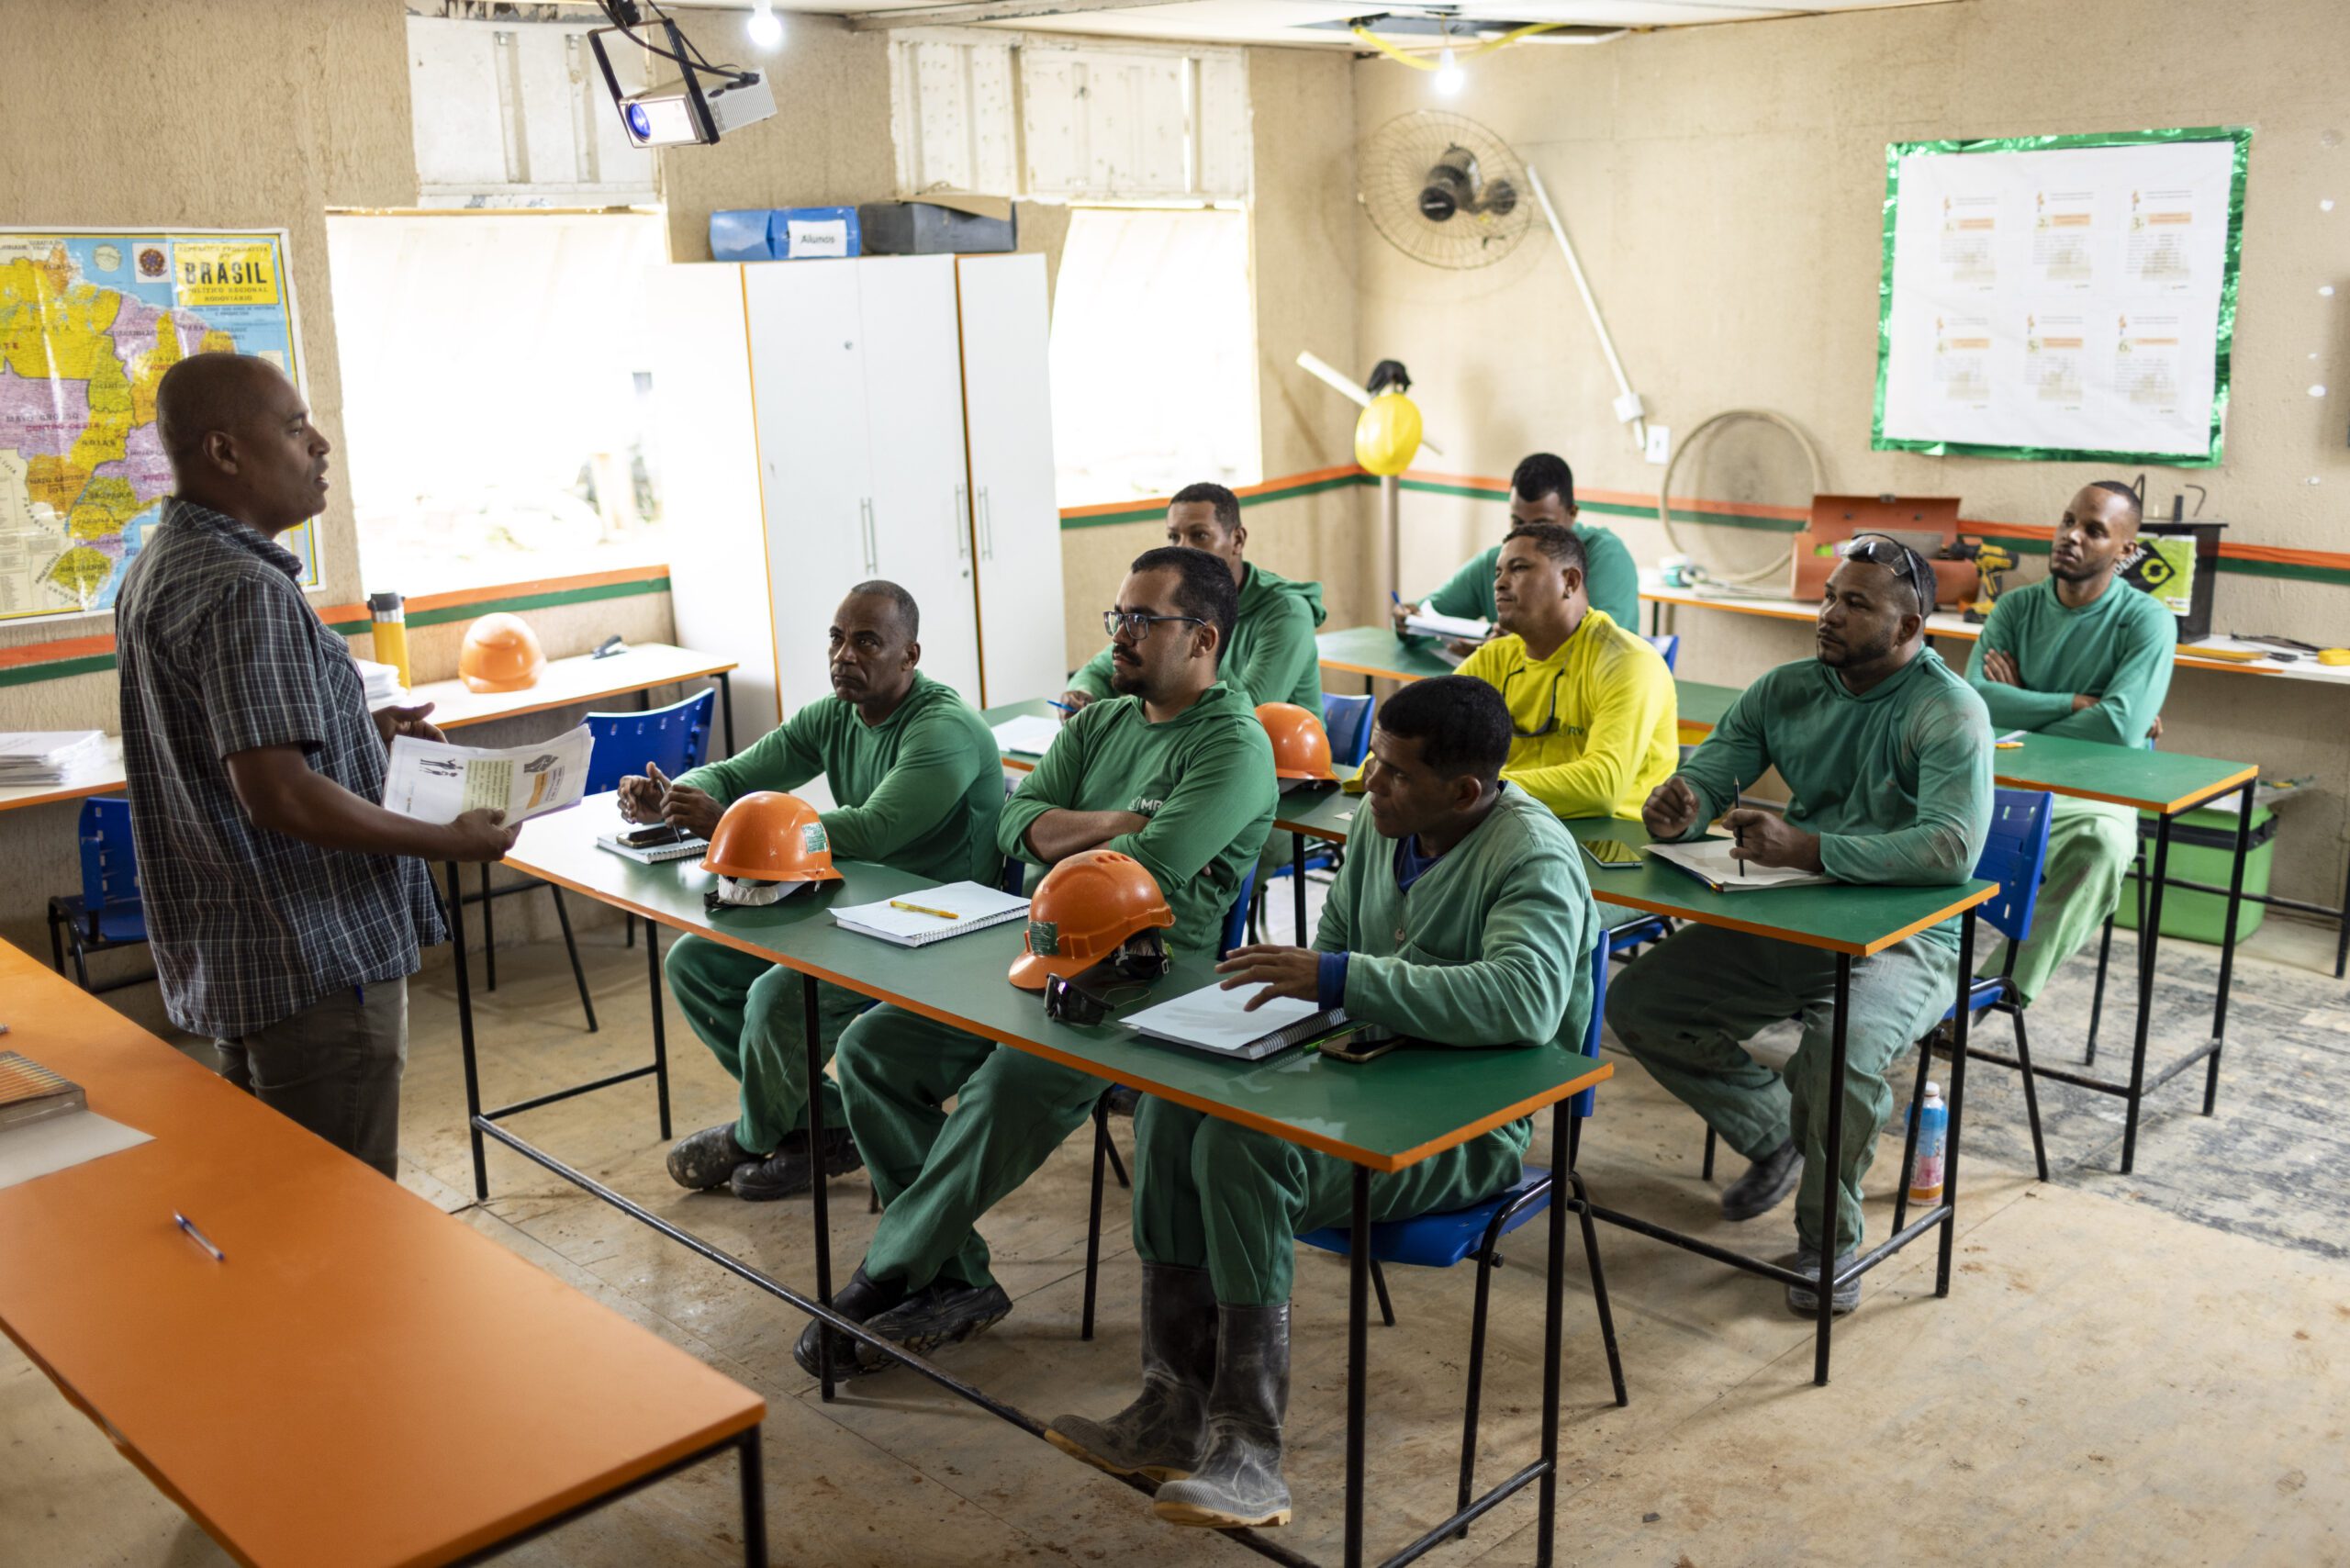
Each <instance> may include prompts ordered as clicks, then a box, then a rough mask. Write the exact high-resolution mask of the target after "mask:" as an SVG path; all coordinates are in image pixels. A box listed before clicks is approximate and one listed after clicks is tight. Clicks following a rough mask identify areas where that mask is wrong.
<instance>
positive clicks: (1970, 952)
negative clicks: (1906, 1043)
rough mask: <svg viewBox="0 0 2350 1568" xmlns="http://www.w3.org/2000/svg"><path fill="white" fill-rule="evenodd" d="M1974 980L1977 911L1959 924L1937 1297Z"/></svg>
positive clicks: (1953, 1203) (1945, 1261) (1945, 1278)
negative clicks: (1956, 997)
mask: <svg viewBox="0 0 2350 1568" xmlns="http://www.w3.org/2000/svg"><path fill="white" fill-rule="evenodd" d="M1974 979H1975V911H1974V910H1971V909H1970V910H1968V911H1967V912H1966V913H1965V915H1964V917H1963V918H1962V919H1961V920H1960V921H1959V924H1958V1013H1957V1015H1956V1016H1955V1017H1954V1018H1953V1019H1952V1021H1951V1050H1950V1123H1949V1125H1948V1126H1945V1127H1944V1128H1943V1129H1942V1202H1943V1203H1945V1204H1949V1205H1950V1212H1949V1213H1948V1214H1946V1215H1942V1260H1941V1262H1940V1263H1938V1264H1937V1265H1935V1269H1934V1294H1936V1295H1948V1294H1950V1257H1951V1253H1952V1251H1953V1249H1955V1248H1956V1246H1957V1244H1958V1128H1959V1122H1960V1119H1961V1118H1962V1117H1964V1115H1965V1114H1966V1031H1967V1026H1968V1025H1970V1024H1972V1023H1973V1022H1974V1017H1973V1014H1974V1009H1973V1008H1971V1007H1969V1006H1968V1005H1967V1004H1968V1003H1969V1002H1972V1001H1973V1000H1974V997H1973V991H1974V985H1973V981H1974ZM1925 1048H1926V1047H1922V1046H1921V1047H1919V1049H1920V1050H1923V1049H1925ZM2025 1071H2027V1072H2029V1071H2031V1069H2030V1068H2026V1069H2025ZM1910 1114H1912V1115H1913V1116H1914V1115H1917V1114H1919V1113H1917V1112H1915V1111H1912V1112H1911V1113H1910ZM1901 1170H1902V1179H1903V1180H1904V1181H1905V1182H1906V1181H1907V1180H1908V1171H1909V1163H1908V1161H1907V1160H1904V1161H1902V1165H1901ZM1902 1195H1903V1196H1904V1197H1905V1198H1906V1197H1907V1196H1908V1193H1903V1194H1902Z"/></svg>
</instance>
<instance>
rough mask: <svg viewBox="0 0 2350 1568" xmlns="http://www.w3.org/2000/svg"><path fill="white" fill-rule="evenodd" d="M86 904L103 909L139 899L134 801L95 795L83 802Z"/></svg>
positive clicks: (94, 909) (91, 910)
mask: <svg viewBox="0 0 2350 1568" xmlns="http://www.w3.org/2000/svg"><path fill="white" fill-rule="evenodd" d="M81 839H82V904H83V907H84V909H86V910H88V911H89V913H91V914H92V915H93V916H95V915H96V914H97V913H99V912H100V911H102V910H111V909H118V908H122V907H125V906H128V905H135V904H136V903H138V902H139V860H138V857H137V856H136V855H135V854H134V853H133V852H132V850H131V847H130V802H129V800H127V799H125V798H124V797H123V796H120V795H94V796H92V797H91V798H90V799H88V800H86V801H83V802H82V823H81Z"/></svg>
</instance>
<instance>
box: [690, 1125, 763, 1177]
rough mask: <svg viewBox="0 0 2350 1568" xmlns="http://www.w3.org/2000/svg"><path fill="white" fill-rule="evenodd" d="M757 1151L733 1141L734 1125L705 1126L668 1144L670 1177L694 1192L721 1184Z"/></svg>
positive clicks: (750, 1160)
mask: <svg viewBox="0 0 2350 1568" xmlns="http://www.w3.org/2000/svg"><path fill="white" fill-rule="evenodd" d="M758 1158H759V1156H758V1154H757V1153H756V1152H755V1151H754V1150H751V1149H747V1148H744V1147H743V1146H742V1145H741V1144H739V1143H736V1142H735V1141H734V1124H733V1122H729V1123H727V1124H726V1125H725V1126H722V1127H704V1128H702V1130H701V1131H699V1132H698V1133H688V1134H687V1135H686V1136H685V1137H681V1138H679V1139H678V1140H677V1142H675V1143H673V1144H671V1145H670V1146H669V1180H670V1181H672V1182H676V1183H677V1185H678V1186H680V1187H685V1188H688V1189H689V1190H691V1191H693V1192H697V1193H701V1192H707V1191H709V1190H710V1189H711V1188H712V1187H723V1186H724V1185H726V1182H727V1179H728V1178H729V1177H731V1176H733V1174H734V1168H735V1167H736V1166H738V1165H748V1164H752V1163H754V1162H755V1161H756V1160H757V1159H758Z"/></svg>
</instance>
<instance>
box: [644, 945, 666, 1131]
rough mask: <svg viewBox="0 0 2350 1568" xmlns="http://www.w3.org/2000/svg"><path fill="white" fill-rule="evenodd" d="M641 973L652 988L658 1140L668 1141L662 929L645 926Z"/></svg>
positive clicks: (654, 1080)
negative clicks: (659, 1134) (662, 993)
mask: <svg viewBox="0 0 2350 1568" xmlns="http://www.w3.org/2000/svg"><path fill="white" fill-rule="evenodd" d="M644 972H645V974H646V976H647V978H648V982H649V983H650V985H651V986H652V989H653V1092H654V1096H655V1099H656V1100H658V1101H659V1103H660V1106H661V1140H662V1141H663V1142H664V1143H666V1142H667V1141H668V1140H669V1136H670V1135H669V1032H668V1027H667V1025H666V1023H665V1022H664V1020H663V1018H662V1016H661V1013H662V1009H661V926H660V924H659V923H658V922H656V921H652V920H648V921H646V922H645V923H644Z"/></svg>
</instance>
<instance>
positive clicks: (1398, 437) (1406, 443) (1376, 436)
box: [1355, 392, 1420, 479]
mask: <svg viewBox="0 0 2350 1568" xmlns="http://www.w3.org/2000/svg"><path fill="white" fill-rule="evenodd" d="M1419 450H1420V410H1419V408H1418V406H1417V405H1416V404H1415V403H1414V402H1413V401H1412V400H1411V399H1410V398H1406V397H1404V394H1402V393H1401V392H1382V393H1381V394H1380V395H1379V396H1378V397H1376V398H1372V399H1371V403H1370V406H1369V407H1367V408H1365V409H1363V411H1362V417H1361V418H1360V419H1358V420H1355V461H1356V462H1357V463H1360V464H1361V465H1362V466H1363V468H1364V469H1365V470H1366V471H1368V472H1370V473H1372V474H1376V475H1378V476H1380V477H1381V478H1382V479H1384V478H1388V477H1391V476H1394V475H1397V474H1401V473H1402V472H1403V471H1404V469H1406V468H1409V467H1410V466H1411V465H1412V459H1413V458H1414V457H1416V456H1417V455H1418V454H1419Z"/></svg>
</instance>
